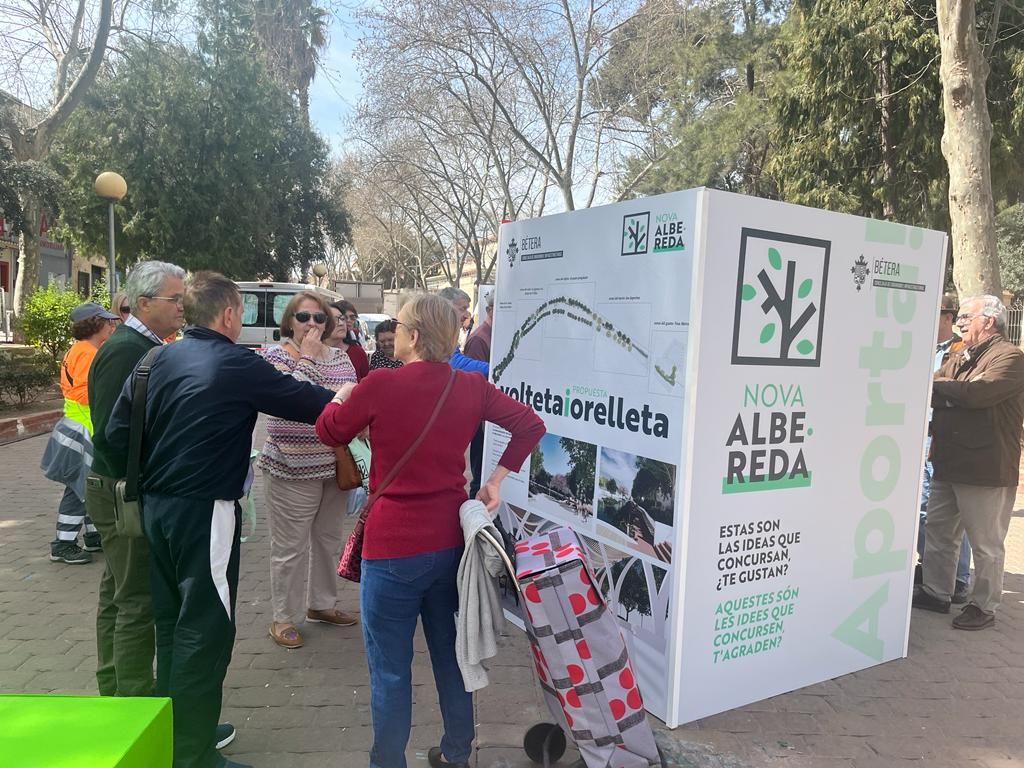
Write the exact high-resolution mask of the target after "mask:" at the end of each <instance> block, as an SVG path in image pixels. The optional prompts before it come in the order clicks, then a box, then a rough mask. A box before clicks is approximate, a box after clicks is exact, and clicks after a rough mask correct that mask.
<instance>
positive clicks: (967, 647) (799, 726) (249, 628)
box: [0, 437, 1024, 768]
mask: <svg viewBox="0 0 1024 768" xmlns="http://www.w3.org/2000/svg"><path fill="white" fill-rule="evenodd" d="M45 441H46V438H45V437H36V438H31V439H27V440H22V441H19V442H16V443H11V444H9V445H4V446H0V467H3V477H2V478H0V611H2V615H3V617H4V619H3V621H2V622H0V691H2V692H63V693H83V694H92V693H95V691H96V689H95V679H94V670H95V656H94V653H95V644H94V620H95V606H96V588H97V585H98V582H99V576H100V572H101V569H102V556H100V557H99V558H97V561H96V562H94V563H92V564H90V565H84V566H67V565H59V564H53V563H50V562H49V561H48V559H47V553H48V542H49V541H50V539H51V538H52V537H53V526H54V519H55V510H56V507H57V502H58V500H59V498H60V493H61V489H60V488H59V487H58V486H57V485H56V484H54V483H50V482H48V481H47V480H45V479H43V478H42V477H41V475H40V473H39V470H38V466H39V459H40V456H41V455H42V451H43V446H44V444H45ZM255 496H256V499H257V504H258V508H262V487H261V485H260V481H259V480H257V488H256V490H255ZM1019 501H1020V500H1019ZM1020 506H1022V505H1021V504H1018V507H1020ZM267 534H268V531H267V526H266V521H265V518H264V517H263V515H262V512H261V513H260V520H259V526H258V529H257V532H256V535H255V536H254V537H253V538H252V539H251V540H250V541H248V542H247V543H245V544H243V549H242V576H241V585H240V590H239V601H238V640H237V643H236V646H235V653H234V658H233V660H232V664H231V669H230V671H229V673H228V678H227V681H226V688H225V699H224V712H223V717H224V719H226V720H229V721H231V722H233V723H234V724H235V725H236V726H237V727H238V729H239V734H238V738H237V740H236V741H235V743H234V744H232V745H231V746H230V747H229V748H227V749H226V750H225V753H226V754H229V755H231V756H232V757H234V758H235V759H237V760H240V761H242V762H248V763H252V764H253V765H255V766H258V767H259V768H270V767H273V768H287V767H288V766H296V767H297V768H299V767H301V768H319V767H320V766H332V767H334V768H338V767H340V768H349V767H350V766H351V768H361V766H365V765H366V752H367V749H368V747H369V744H370V728H369V723H370V715H369V707H368V689H367V682H366V667H365V659H364V656H363V652H362V641H361V638H360V633H359V629H358V627H351V628H336V627H325V626H324V625H305V626H304V627H303V628H302V632H303V634H304V636H305V637H306V645H305V646H304V647H303V648H302V649H299V650H296V651H285V650H283V649H280V648H278V647H277V646H276V645H274V644H273V643H272V642H271V641H270V639H269V638H268V637H267V628H268V626H269V623H270V608H269V597H270V581H269V579H270V576H269V568H268V565H267V563H268V558H269V543H268V535H267ZM1006 567H1007V571H1008V576H1007V579H1006V590H1007V591H1006V594H1005V595H1004V604H1003V608H1002V610H1001V612H1000V614H999V618H998V621H997V625H996V628H995V629H994V630H989V631H985V632H979V633H967V632H955V631H953V630H952V629H950V627H949V620H950V617H948V616H939V615H935V614H928V613H922V612H920V611H915V612H914V615H913V621H912V624H911V636H910V657H909V658H907V659H903V660H900V661H896V662H892V663H889V664H885V665H882V666H879V667H875V668H873V669H869V670H866V671H863V672H859V673H856V674H853V675H847V676H845V677H842V678H838V679H836V680H832V681H829V682H826V683H821V684H818V685H814V686H810V687H808V688H804V689H801V690H799V691H796V692H794V693H790V694H786V695H783V696H778V697H775V698H773V699H769V700H767V701H764V702H759V703H756V704H752V705H750V706H747V707H743V708H741V709H737V710H733V711H731V712H727V713H723V714H721V715H716V716H714V717H710V718H706V719H705V720H702V721H699V722H698V723H695V724H691V725H690V726H688V727H685V728H679V729H676V730H675V731H672V732H667V731H664V730H661V729H659V733H658V738H659V742H660V743H661V745H662V747H663V748H664V750H665V752H666V754H668V755H669V761H670V763H671V764H673V765H678V766H706V767H710V768H759V767H760V766H767V767H769V768H780V767H781V768H804V767H805V766H808V767H810V766H813V767H815V768H817V767H819V766H820V767H821V768H882V767H883V766H884V767H885V768H901V767H902V766H911V765H914V766H928V767H929V768H953V767H954V766H955V767H956V768H965V767H966V768H1024V731H1022V728H1021V725H1020V722H1019V716H1018V713H1019V711H1020V707H1021V704H1022V702H1024V633H1022V631H1021V630H1022V629H1024V575H1022V574H1024V510H1021V511H1018V512H1016V513H1015V515H1014V519H1013V522H1012V524H1011V530H1010V536H1009V539H1008V552H1007V561H1006ZM339 605H340V607H341V608H343V609H346V610H349V609H355V608H356V607H357V595H356V590H355V587H354V585H350V584H347V583H344V582H343V586H342V587H341V590H340V603H339ZM506 644H507V647H506V648H505V649H504V651H503V653H501V654H500V656H499V657H498V659H497V660H496V662H495V664H494V665H493V666H492V668H491V670H492V671H491V680H492V685H491V686H490V687H488V688H487V689H485V690H484V691H483V692H482V693H481V694H480V695H479V696H478V697H477V702H476V709H477V723H478V732H477V733H478V739H477V748H476V754H475V755H474V761H475V765H476V766H478V768H525V766H528V765H532V763H530V762H529V761H528V760H527V759H526V758H525V756H524V754H523V752H522V750H521V748H520V745H521V743H522V736H523V733H524V731H525V730H526V728H527V727H529V725H531V724H533V723H535V722H538V721H542V720H545V719H547V715H546V708H545V706H544V704H543V701H542V699H541V697H540V694H539V690H538V688H537V686H536V685H535V684H534V680H533V672H532V667H531V666H530V664H529V650H528V648H527V645H526V642H525V640H524V638H523V636H522V635H521V634H520V633H519V632H518V631H517V630H515V629H514V628H511V627H510V629H509V636H508V637H507V638H506ZM414 698H415V711H414V715H413V719H414V727H413V732H412V739H411V747H410V750H409V753H408V757H409V765H410V767H411V768H417V766H426V750H427V749H428V748H429V747H430V746H432V745H434V744H436V743H437V741H438V738H439V735H440V722H441V718H440V712H439V711H438V708H437V702H436V698H435V693H434V689H433V682H432V678H431V673H430V665H429V658H428V656H427V653H426V648H425V646H424V644H423V642H422V639H418V641H417V653H416V661H415V665H414ZM61 749H64V750H66V749H73V745H63V746H62V747H61ZM568 763H569V760H567V759H563V761H562V763H561V764H562V765H566V764H568Z"/></svg>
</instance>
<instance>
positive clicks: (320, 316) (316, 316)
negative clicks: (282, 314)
mask: <svg viewBox="0 0 1024 768" xmlns="http://www.w3.org/2000/svg"><path fill="white" fill-rule="evenodd" d="M311 317H312V318H313V322H314V323H316V324H317V325H323V324H324V323H326V322H327V315H325V314H324V313H323V312H296V313H295V319H296V320H298V321H299V322H300V323H308V322H309V318H311Z"/></svg>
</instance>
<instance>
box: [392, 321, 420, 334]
mask: <svg viewBox="0 0 1024 768" xmlns="http://www.w3.org/2000/svg"><path fill="white" fill-rule="evenodd" d="M391 322H392V323H394V324H395V328H397V327H398V326H400V325H404V326H405V330H406V331H408V332H410V333H411V332H412V331H415V330H416V329H415V328H413V327H412V326H411V325H409V324H408V323H403V322H402V321H401V320H392V321H391Z"/></svg>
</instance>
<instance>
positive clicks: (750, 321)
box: [733, 229, 831, 366]
mask: <svg viewBox="0 0 1024 768" xmlns="http://www.w3.org/2000/svg"><path fill="white" fill-rule="evenodd" d="M830 250H831V243H829V242H827V241H824V240H812V239H809V238H802V237H795V236H792V235H785V234H781V233H776V232H762V231H759V230H751V229H744V230H743V235H742V238H741V248H740V251H741V252H740V274H739V281H738V286H737V305H736V325H735V328H734V331H733V363H734V364H740V365H743V364H746V365H811V366H817V365H819V363H820V359H821V350H820V346H821V335H822V320H823V316H822V315H823V312H824V302H825V285H826V282H827V279H828V256H829V252H830Z"/></svg>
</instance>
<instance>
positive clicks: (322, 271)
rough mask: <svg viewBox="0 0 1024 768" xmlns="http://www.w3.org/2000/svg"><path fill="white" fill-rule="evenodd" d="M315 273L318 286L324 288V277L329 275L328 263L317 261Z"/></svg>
mask: <svg viewBox="0 0 1024 768" xmlns="http://www.w3.org/2000/svg"><path fill="white" fill-rule="evenodd" d="M313 275H314V276H315V277H316V287H317V288H323V285H322V283H323V279H324V277H325V276H326V275H327V265H325V264H323V263H319V262H318V263H316V264H314V265H313Z"/></svg>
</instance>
